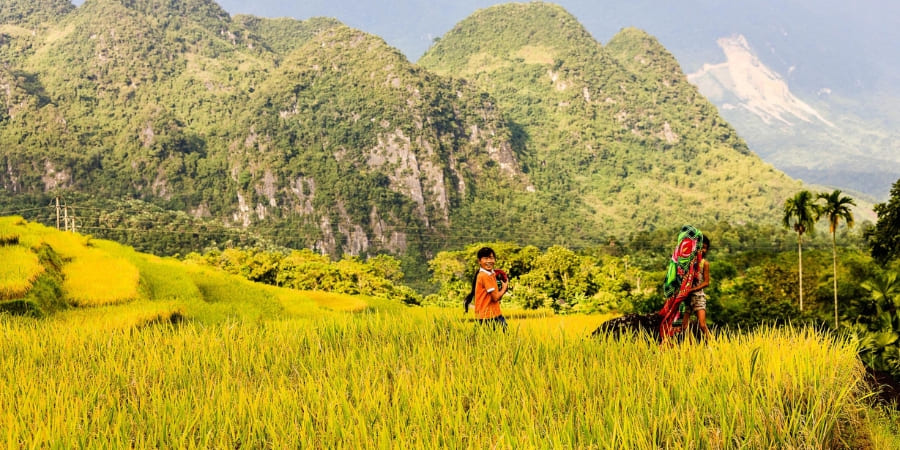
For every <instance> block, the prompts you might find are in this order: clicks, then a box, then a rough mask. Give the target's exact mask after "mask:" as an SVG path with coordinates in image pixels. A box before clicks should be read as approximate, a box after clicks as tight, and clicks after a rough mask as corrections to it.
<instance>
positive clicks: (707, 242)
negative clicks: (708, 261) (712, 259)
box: [702, 234, 709, 247]
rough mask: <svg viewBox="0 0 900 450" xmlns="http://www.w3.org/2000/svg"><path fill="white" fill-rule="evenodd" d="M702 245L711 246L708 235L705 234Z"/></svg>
mask: <svg viewBox="0 0 900 450" xmlns="http://www.w3.org/2000/svg"><path fill="white" fill-rule="evenodd" d="M702 245H705V246H707V247H709V237H707V236H706V235H705V234H704V235H703V244H702Z"/></svg>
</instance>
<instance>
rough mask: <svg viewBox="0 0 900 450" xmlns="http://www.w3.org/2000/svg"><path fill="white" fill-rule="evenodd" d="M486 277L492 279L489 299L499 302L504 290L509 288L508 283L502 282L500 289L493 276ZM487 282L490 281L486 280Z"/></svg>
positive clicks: (504, 292)
mask: <svg viewBox="0 0 900 450" xmlns="http://www.w3.org/2000/svg"><path fill="white" fill-rule="evenodd" d="M487 279H488V280H492V281H493V285H494V286H493V287H494V290H492V291H491V292H490V294H491V299H492V300H494V301H495V302H499V301H500V299H501V298H503V295H504V294H506V290H507V289H508V288H509V283H503V287H502V288H500V289H497V280H496V279H494V277H488V278H487ZM488 282H489V283H490V282H491V281H488Z"/></svg>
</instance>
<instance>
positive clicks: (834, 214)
mask: <svg viewBox="0 0 900 450" xmlns="http://www.w3.org/2000/svg"><path fill="white" fill-rule="evenodd" d="M818 199H819V200H822V201H823V202H824V203H823V204H822V205H821V206H820V207H819V213H820V215H822V216H824V217H827V218H828V229H829V230H830V231H831V267H832V269H833V270H834V328H835V329H837V327H838V301H837V238H836V237H835V234H836V232H837V227H838V225H840V223H841V221H842V220H843V221H844V223H846V224H847V227H852V226H853V213H852V212H851V211H850V207H851V206H856V203H855V202H854V201H853V199H852V198H850V197H847V196H846V195H841V190H840V189H835V191H834V192H832V193H830V194H826V193H824V192H821V193H819V196H818Z"/></svg>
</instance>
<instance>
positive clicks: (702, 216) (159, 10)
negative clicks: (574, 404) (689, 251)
mask: <svg viewBox="0 0 900 450" xmlns="http://www.w3.org/2000/svg"><path fill="white" fill-rule="evenodd" d="M51 3H52V4H53V5H56V6H55V7H53V8H49V7H48V8H44V9H40V10H39V11H40V14H38V13H36V12H34V11H35V10H34V9H31V7H30V5H31V3H30V2H27V1H24V0H15V1H12V2H11V3H10V7H9V9H6V8H7V7H6V6H4V9H3V14H2V15H0V18H3V21H4V22H3V23H2V24H0V56H2V62H0V87H2V88H3V89H2V92H4V93H5V95H3V96H0V163H2V165H0V167H2V169H3V170H2V171H0V186H2V188H3V189H2V191H0V205H2V207H3V208H2V209H6V210H12V211H15V210H17V209H23V210H24V209H28V208H29V207H36V206H41V207H43V206H44V205H47V204H49V202H50V200H51V199H52V198H53V197H55V196H57V195H61V196H64V197H65V198H67V199H69V200H73V199H74V200H76V201H77V203H78V204H79V206H80V207H81V211H82V216H81V224H82V226H84V227H85V228H86V231H88V232H91V233H94V234H96V235H99V236H117V238H122V239H125V240H127V241H129V242H130V243H132V244H134V245H136V246H137V247H138V248H140V249H144V248H148V247H150V246H152V248H153V249H154V251H158V252H162V253H166V252H176V251H182V252H183V251H185V250H188V249H197V248H198V247H203V246H205V245H218V244H222V242H223V241H224V240H225V239H226V237H225V236H223V235H222V233H224V230H235V229H237V230H244V231H246V232H248V233H253V234H254V235H255V236H258V237H260V238H261V239H263V240H265V241H266V242H269V243H274V244H277V245H284V246H292V247H309V248H315V249H317V250H319V251H321V252H325V253H328V254H331V255H335V256H339V255H341V254H344V253H350V254H372V253H377V252H381V251H387V252H391V253H394V254H399V255H410V256H412V257H414V258H417V259H420V260H421V257H422V256H423V255H428V254H433V252H434V251H436V250H439V249H443V248H447V247H459V246H462V245H465V244H466V243H469V242H473V241H477V240H498V239H507V240H513V241H517V242H520V243H523V244H536V245H549V244H553V243H563V244H567V245H570V246H580V245H590V244H591V243H595V242H597V241H599V240H601V239H603V238H604V237H606V236H608V235H614V234H624V233H628V232H630V231H633V230H635V229H652V228H656V227H671V226H673V224H680V223H681V222H685V221H690V222H695V223H704V222H711V221H720V220H725V221H732V222H742V221H773V220H775V219H776V218H777V217H776V216H777V212H778V211H777V210H778V208H779V207H780V205H781V202H783V200H784V198H786V197H787V196H788V194H789V193H790V191H791V190H793V189H795V188H797V187H798V183H796V182H794V181H792V180H790V179H788V178H787V177H785V176H784V175H782V174H780V173H778V172H776V171H774V170H773V169H772V168H771V167H769V166H767V165H765V164H763V163H762V162H761V161H760V160H759V159H758V158H757V157H756V156H754V155H753V154H752V153H750V152H749V151H748V149H747V147H746V145H745V144H744V142H743V141H742V140H741V139H740V138H739V137H738V136H737V135H736V134H735V132H734V130H733V129H732V128H731V127H730V126H729V125H728V124H727V123H725V122H724V121H723V120H722V119H721V118H720V117H719V116H718V114H717V113H716V110H715V108H714V107H712V106H711V105H710V104H709V103H708V102H707V101H706V100H705V99H704V98H703V97H702V96H700V95H699V94H698V93H697V91H696V89H694V88H693V87H692V86H691V85H689V84H688V83H687V82H686V80H685V77H684V75H683V73H681V70H680V69H679V67H678V64H677V62H676V61H675V60H674V59H673V58H672V56H671V55H669V54H668V52H666V50H665V49H664V48H662V47H661V46H660V45H659V44H658V43H657V42H656V41H655V40H654V39H653V38H652V37H650V36H648V35H646V34H644V33H642V32H640V31H638V30H626V31H623V33H621V34H620V35H619V36H617V37H616V39H614V40H613V41H612V42H610V43H609V44H608V45H607V46H606V47H603V46H601V45H600V44H598V43H597V42H596V41H594V40H593V39H592V38H591V37H590V35H589V34H588V33H587V32H586V31H585V30H584V28H583V27H581V26H580V24H578V22H577V21H576V20H575V19H574V18H573V17H572V16H571V15H569V14H568V13H567V12H566V11H564V10H562V9H561V8H559V7H555V6H552V5H548V4H541V3H534V4H519V5H517V4H510V5H505V6H500V7H496V8H491V9H488V10H484V11H480V12H478V13H476V14H474V15H473V16H472V17H471V18H470V19H467V20H466V21H464V22H462V23H461V24H460V25H459V26H458V27H457V28H456V29H455V30H454V31H452V32H451V33H449V34H448V35H447V36H446V37H444V39H443V40H441V42H440V43H439V44H437V45H436V46H435V47H434V48H433V49H432V51H431V52H430V53H429V54H428V55H426V56H425V57H424V58H423V59H422V61H421V64H420V65H415V64H412V63H410V62H409V61H408V60H406V58H405V57H404V56H403V55H401V54H400V53H399V52H398V51H397V50H396V49H393V48H391V47H389V46H388V45H386V44H385V43H384V41H383V40H382V39H380V38H378V37H376V36H372V35H369V34H366V33H364V32H361V31H358V30H354V29H351V28H348V27H346V26H344V25H342V24H340V23H339V22H337V21H334V20H331V19H312V20H308V21H302V22H301V21H296V20H292V19H260V18H256V17H251V16H237V17H234V18H232V17H230V16H228V14H227V13H225V12H224V10H222V9H221V8H220V7H219V6H218V5H216V4H215V3H213V2H212V1H209V0H188V1H183V2H169V1H166V0H147V1H140V2H137V1H132V0H88V1H86V2H85V3H84V4H83V5H82V6H80V7H78V8H71V7H68V6H66V4H65V3H60V2H51ZM4 5H5V4H4ZM69 6H70V5H69ZM123 204H127V205H129V208H131V207H133V206H134V205H141V204H144V205H146V207H145V208H143V211H142V212H141V213H140V214H131V213H123V212H122V211H123V208H122V205H123ZM28 214H30V213H27V212H26V213H23V215H25V216H28ZM173 214H174V216H173ZM32 216H33V217H35V218H40V217H39V216H40V213H32ZM173 217H174V219H173ZM674 226H677V225H674ZM160 229H165V230H166V232H167V233H169V234H166V235H152V236H153V237H152V238H149V237H147V236H150V235H149V234H148V233H150V232H152V231H158V230H160ZM134 230H137V231H134ZM201 231H202V232H201ZM184 236H187V237H188V239H187V240H188V241H190V240H191V239H193V241H194V242H193V243H192V244H191V245H190V246H189V247H188V248H182V247H184V241H185V239H182V238H183V237H184ZM133 239H143V240H144V241H145V242H146V245H144V244H142V243H140V242H131V241H132V240H133ZM198 241H199V242H198ZM161 242H162V243H163V244H161ZM166 242H172V245H168V246H167V245H165V244H164V243H166Z"/></svg>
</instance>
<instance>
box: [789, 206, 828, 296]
mask: <svg viewBox="0 0 900 450" xmlns="http://www.w3.org/2000/svg"><path fill="white" fill-rule="evenodd" d="M817 220H819V208H818V207H817V206H816V204H815V203H814V202H813V195H812V193H811V192H809V191H800V192H798V193H797V194H796V195H794V196H793V197H792V198H789V199H787V200H785V202H784V219H782V223H783V224H784V226H785V227H786V228H791V229H793V230H794V231H796V232H797V255H798V261H799V263H798V267H799V273H800V311H803V233H805V232H807V231H808V230H812V228H813V226H815V224H816V221H817Z"/></svg>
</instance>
